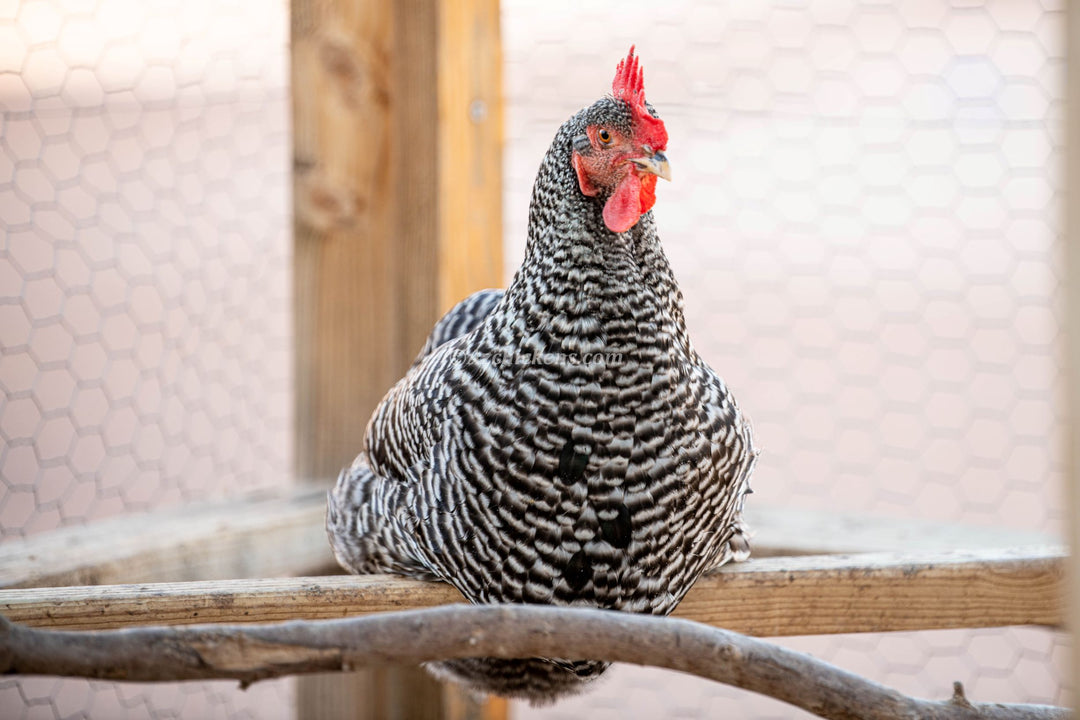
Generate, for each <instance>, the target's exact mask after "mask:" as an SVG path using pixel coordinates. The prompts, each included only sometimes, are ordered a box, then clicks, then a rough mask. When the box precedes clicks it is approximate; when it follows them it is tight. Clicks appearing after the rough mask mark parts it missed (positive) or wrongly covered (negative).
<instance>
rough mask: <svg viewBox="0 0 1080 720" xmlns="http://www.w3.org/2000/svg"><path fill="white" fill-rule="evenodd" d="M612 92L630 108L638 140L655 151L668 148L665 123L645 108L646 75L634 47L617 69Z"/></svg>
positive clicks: (631, 47)
mask: <svg viewBox="0 0 1080 720" xmlns="http://www.w3.org/2000/svg"><path fill="white" fill-rule="evenodd" d="M611 92H612V94H614V95H615V98H616V99H618V100H622V101H624V102H626V104H627V105H629V106H630V109H631V112H632V113H633V116H634V126H635V128H637V130H636V135H637V137H638V139H639V140H640V141H641V142H642V143H644V144H648V145H650V146H651V147H652V148H653V149H654V150H663V149H664V148H666V147H667V139H668V138H667V130H666V129H665V128H664V122H663V121H662V120H660V119H659V118H654V117H653V116H652V115H650V114H649V111H648V109H647V108H646V107H645V73H644V71H642V69H641V66H640V65H639V64H638V59H637V57H635V56H634V46H633V45H631V46H630V53H629V54H628V55H627V56H626V57H625V58H624V59H622V60H620V61H619V67H617V68H616V69H615V80H614V81H613V82H612V83H611Z"/></svg>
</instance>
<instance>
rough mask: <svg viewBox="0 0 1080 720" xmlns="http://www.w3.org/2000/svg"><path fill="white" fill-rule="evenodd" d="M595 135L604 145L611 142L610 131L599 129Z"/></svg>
mask: <svg viewBox="0 0 1080 720" xmlns="http://www.w3.org/2000/svg"><path fill="white" fill-rule="evenodd" d="M596 135H597V137H599V138H600V142H602V143H603V144H604V145H610V144H611V133H610V132H608V131H607V130H601V131H600V132H598V133H597V134H596Z"/></svg>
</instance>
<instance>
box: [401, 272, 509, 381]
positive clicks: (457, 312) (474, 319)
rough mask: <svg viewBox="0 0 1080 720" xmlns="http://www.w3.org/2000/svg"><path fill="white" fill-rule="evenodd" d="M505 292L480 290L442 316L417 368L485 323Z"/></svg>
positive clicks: (416, 363) (415, 363) (416, 361)
mask: <svg viewBox="0 0 1080 720" xmlns="http://www.w3.org/2000/svg"><path fill="white" fill-rule="evenodd" d="M503 294H504V291H503V290H498V289H489V290H480V291H479V292H474V293H473V294H472V295H470V296H469V297H467V298H465V299H464V300H462V301H461V302H459V303H458V304H457V305H455V306H454V307H452V308H450V310H449V311H448V312H447V313H446V314H445V315H443V316H442V318H441V319H440V320H439V322H437V323H435V327H433V328H432V329H431V334H430V335H428V339H427V342H426V343H425V344H424V349H423V350H421V351H420V354H419V355H417V356H416V360H414V361H413V367H416V366H417V365H419V364H420V362H421V361H423V359H424V358H426V357H427V356H428V355H430V354H431V353H432V351H434V350H435V348H437V347H439V346H440V345H445V344H446V343H448V342H450V341H451V340H453V339H454V338H458V337H461V336H462V335H467V334H468V333H470V332H472V331H473V330H475V329H476V327H477V326H478V325H480V323H482V322H483V321H484V318H486V317H487V316H488V315H489V314H490V313H491V311H492V310H494V309H495V306H496V305H498V304H499V301H500V300H502V297H503Z"/></svg>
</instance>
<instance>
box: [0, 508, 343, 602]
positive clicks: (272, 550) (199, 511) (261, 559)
mask: <svg viewBox="0 0 1080 720" xmlns="http://www.w3.org/2000/svg"><path fill="white" fill-rule="evenodd" d="M325 514H326V492H325V490H323V489H321V488H306V489H305V488H297V490H296V491H295V492H292V493H289V494H288V495H286V496H284V497H254V498H248V499H237V500H228V501H224V502H219V503H204V504H198V505H189V506H184V507H179V508H172V509H164V510H158V511H155V512H152V513H146V514H143V515H131V516H127V517H120V518H115V519H111V520H104V521H101V522H97V523H93V524H91V525H87V526H83V527H68V528H61V529H59V530H55V531H52V532H48V533H42V534H39V535H34V536H31V537H29V538H26V539H16V540H8V541H5V542H4V543H2V544H0V588H3V587H7V588H11V587H50V586H51V587H56V586H63V585H110V584H119V583H142V582H184V581H192V580H227V579H230V578H256V577H273V576H282V575H305V574H314V573H320V572H326V569H327V568H329V567H332V566H333V564H334V559H333V555H332V554H331V553H330V546H329V544H328V543H327V541H326V532H325V531H324V530H323V518H324V516H325Z"/></svg>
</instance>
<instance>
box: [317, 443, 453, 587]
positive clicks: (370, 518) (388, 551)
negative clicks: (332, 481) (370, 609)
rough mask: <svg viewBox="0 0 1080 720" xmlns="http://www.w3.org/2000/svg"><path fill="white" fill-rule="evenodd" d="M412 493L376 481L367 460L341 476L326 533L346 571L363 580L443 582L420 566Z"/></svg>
mask: <svg viewBox="0 0 1080 720" xmlns="http://www.w3.org/2000/svg"><path fill="white" fill-rule="evenodd" d="M408 490H409V489H408V488H407V487H406V486H405V485H404V484H402V483H399V482H394V481H391V480H387V479H386V478H384V477H381V476H379V475H376V474H375V473H374V472H373V471H372V470H371V468H370V467H369V466H368V463H367V459H366V457H365V456H364V455H361V456H360V457H358V458H357V459H356V461H355V462H353V464H352V466H351V467H348V468H346V469H345V470H342V471H341V475H339V476H338V480H337V484H336V485H335V486H334V489H333V490H331V491H330V492H329V493H328V496H327V504H326V533H327V535H328V536H329V538H330V546H331V548H332V549H333V551H334V556H335V557H336V558H337V560H338V562H339V563H341V566H342V567H344V568H345V569H346V570H348V571H349V572H352V573H355V574H358V575H364V574H369V573H396V574H398V575H407V576H410V577H415V578H419V579H422V580H438V579H440V578H439V577H438V576H437V575H436V574H435V573H434V572H432V571H431V569H430V568H429V567H428V566H427V565H425V564H424V563H423V561H422V560H421V557H422V553H421V552H420V550H419V546H418V543H417V537H416V533H415V524H416V523H415V518H414V516H413V514H412V513H411V512H409V510H408V508H409V507H410V504H409V502H408V498H407V497H406V495H407V493H408Z"/></svg>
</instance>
